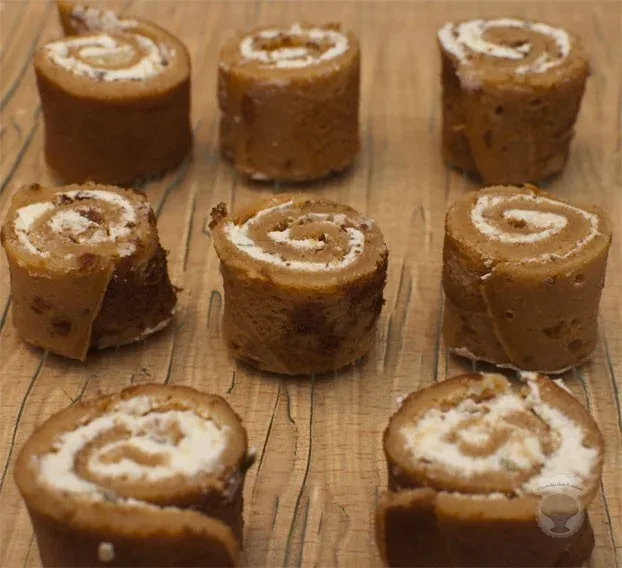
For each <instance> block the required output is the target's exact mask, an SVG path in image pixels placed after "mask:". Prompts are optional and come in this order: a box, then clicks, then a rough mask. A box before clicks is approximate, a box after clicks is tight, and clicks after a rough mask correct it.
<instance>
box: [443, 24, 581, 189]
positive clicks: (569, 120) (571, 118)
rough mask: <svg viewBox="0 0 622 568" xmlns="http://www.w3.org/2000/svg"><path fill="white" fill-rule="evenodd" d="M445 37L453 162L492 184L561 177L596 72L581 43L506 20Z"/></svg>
mask: <svg viewBox="0 0 622 568" xmlns="http://www.w3.org/2000/svg"><path fill="white" fill-rule="evenodd" d="M438 40H439V45H440V51H441V59H442V73H441V77H442V83H443V153H444V157H445V159H446V160H447V162H449V164H451V165H453V166H455V167H457V168H460V169H463V170H466V171H469V172H472V173H476V174H479V175H480V176H481V177H482V179H483V180H484V181H485V182H486V183H491V184H493V183H495V184H502V183H503V184H505V183H507V184H512V183H523V182H527V181H533V182H537V181H540V180H542V179H545V178H547V177H549V176H551V175H553V174H556V173H558V172H560V171H561V170H562V169H563V167H564V165H565V164H566V161H567V159H568V153H569V151H570V142H571V140H572V137H573V132H574V124H575V121H576V118H577V115H578V112H579V107H580V104H581V99H582V97H583V92H584V90H585V83H586V80H587V77H588V75H589V65H588V61H587V57H586V55H585V53H584V50H583V48H582V46H581V43H580V41H579V40H578V38H577V37H575V36H574V35H573V34H571V33H569V32H568V31H566V30H564V29H561V28H556V27H553V26H551V25H548V24H544V23H540V22H528V21H524V20H517V19H512V18H498V19H492V20H482V19H476V20H469V21H464V22H458V23H448V24H446V25H445V26H443V27H442V28H441V29H440V30H439V31H438Z"/></svg>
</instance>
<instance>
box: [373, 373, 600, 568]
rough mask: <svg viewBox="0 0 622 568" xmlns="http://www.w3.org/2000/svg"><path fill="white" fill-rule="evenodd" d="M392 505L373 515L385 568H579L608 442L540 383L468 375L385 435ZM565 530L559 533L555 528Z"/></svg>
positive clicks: (582, 413) (411, 410) (416, 399)
mask: <svg viewBox="0 0 622 568" xmlns="http://www.w3.org/2000/svg"><path fill="white" fill-rule="evenodd" d="M384 450H385V454H386V458H387V463H388V471H389V493H388V494H387V495H385V496H384V497H383V498H382V500H381V502H380V504H379V507H378V510H377V539H378V545H379V548H380V551H381V554H382V557H383V560H384V562H385V563H386V564H388V565H390V566H580V565H581V564H582V563H583V562H584V561H586V560H587V559H588V558H589V556H590V554H591V551H592V548H593V545H594V540H593V533H592V529H591V527H590V524H589V519H588V518H587V516H586V513H585V509H586V508H587V506H588V505H589V503H590V502H591V501H592V500H593V498H594V496H595V495H596V493H597V491H598V486H599V483H600V476H601V468H602V460H603V440H602V436H601V434H600V432H599V430H598V427H597V426H596V424H595V422H594V420H593V419H592V418H591V417H590V415H589V414H588V412H587V411H586V410H585V409H584V408H583V407H582V406H581V405H580V404H579V403H578V402H577V401H576V400H575V399H574V397H573V396H572V395H571V394H569V393H568V392H566V391H565V390H564V389H562V388H560V387H558V386H557V385H556V384H555V383H553V382H552V381H550V380H548V379H547V378H546V377H544V376H541V375H535V374H533V373H525V374H524V375H523V382H522V383H521V384H520V385H514V386H512V385H511V384H510V382H509V381H508V380H507V379H505V378H504V377H503V376H501V375H464V376H461V377H455V378H452V379H449V380H447V381H444V382H442V383H439V384H436V385H433V386H431V387H428V388H424V389H422V390H420V391H418V392H416V393H413V394H411V395H410V396H409V397H408V398H406V400H405V401H404V402H403V404H402V405H401V407H400V409H399V410H398V411H397V413H396V414H395V415H394V416H393V417H392V418H391V420H390V422H389V426H388V427H387V429H386V430H385V433H384ZM555 514H557V515H558V519H560V520H562V521H564V522H563V523H560V525H561V524H563V525H564V529H568V530H567V531H566V532H565V533H564V534H563V536H564V538H560V537H559V536H560V535H561V532H560V533H556V532H555V530H556V529H555V525H554V524H553V521H552V519H553V516H554V515H555Z"/></svg>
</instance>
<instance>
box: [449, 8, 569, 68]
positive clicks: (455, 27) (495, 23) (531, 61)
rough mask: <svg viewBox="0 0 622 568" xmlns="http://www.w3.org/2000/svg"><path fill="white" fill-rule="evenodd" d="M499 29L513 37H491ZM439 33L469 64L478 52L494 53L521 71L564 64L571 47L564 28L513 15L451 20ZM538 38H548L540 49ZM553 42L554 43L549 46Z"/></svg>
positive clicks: (461, 58) (463, 61)
mask: <svg viewBox="0 0 622 568" xmlns="http://www.w3.org/2000/svg"><path fill="white" fill-rule="evenodd" d="M499 30H504V31H506V32H509V33H510V34H511V35H510V37H511V39H512V41H507V42H504V41H499V40H497V41H495V40H493V39H490V40H489V39H487V36H488V34H489V33H490V32H495V31H499ZM514 36H516V37H514ZM538 36H539V37H538ZM438 37H439V40H440V42H441V44H442V45H443V47H444V48H445V49H446V50H447V51H448V52H449V53H451V54H452V55H454V56H455V57H456V58H457V59H458V60H459V61H460V62H461V63H463V64H469V62H470V60H471V59H472V58H473V57H475V56H483V57H491V58H495V59H497V60H500V61H502V60H505V61H506V62H508V63H510V64H512V65H514V66H515V69H514V70H515V72H516V73H517V74H519V75H523V74H526V73H544V72H545V71H548V70H549V69H552V68H554V67H557V66H559V65H561V64H562V63H563V62H564V60H565V59H566V58H567V57H568V55H569V54H570V51H571V41H570V37H569V36H568V34H567V33H566V32H565V31H564V30H562V29H559V28H553V27H551V26H549V25H547V24H542V23H536V22H526V21H523V20H515V19H511V18H500V19H495V20H470V21H467V22H462V23H459V24H454V23H448V24H446V25H445V26H443V27H442V28H441V29H440V30H439V32H438ZM536 41H537V42H538V44H541V43H542V41H544V42H545V45H543V46H541V49H536V45H535V42H536ZM549 42H552V45H551V47H550V48H547V47H546V44H548V43H549Z"/></svg>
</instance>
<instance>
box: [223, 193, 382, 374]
mask: <svg viewBox="0 0 622 568" xmlns="http://www.w3.org/2000/svg"><path fill="white" fill-rule="evenodd" d="M212 215H213V219H214V220H213V222H212V229H213V231H212V232H213V237H214V245H215V247H216V252H217V253H218V256H219V257H220V261H221V271H222V275H223V282H224V291H225V309H224V330H225V335H226V339H227V342H228V345H229V348H230V350H231V352H232V353H233V355H234V356H235V357H236V358H238V359H240V360H242V361H244V362H246V363H248V364H250V365H252V366H254V367H256V368H258V369H263V370H267V371H272V372H275V373H284V374H288V375H300V374H307V373H320V372H325V371H331V370H335V369H339V368H341V367H344V366H346V365H348V364H351V363H354V362H355V361H356V360H357V359H359V358H360V357H362V356H363V355H365V353H367V351H368V350H369V349H370V347H371V345H372V343H373V341H374V338H375V334H376V323H377V321H378V317H379V315H380V311H381V309H382V305H383V298H382V293H383V289H384V286H385V281H386V273H387V258H388V252H387V249H386V245H385V243H384V240H383V237H382V233H381V232H380V229H379V228H378V226H377V225H376V224H375V223H374V222H373V221H371V220H370V219H366V218H365V217H363V216H362V215H361V214H359V213H357V212H356V211H355V210H354V209H352V208H350V207H347V206H345V205H340V204H338V203H335V202H333V201H329V200H327V199H323V198H320V197H314V196H307V195H287V194H283V195H280V196H278V197H272V198H269V199H266V200H263V201H260V202H258V203H256V204H255V205H253V206H251V207H249V208H247V209H246V210H244V211H242V212H240V213H237V214H235V215H231V216H228V215H227V212H226V208H225V207H224V204H221V205H220V206H219V207H217V208H215V209H214V211H213V213H212Z"/></svg>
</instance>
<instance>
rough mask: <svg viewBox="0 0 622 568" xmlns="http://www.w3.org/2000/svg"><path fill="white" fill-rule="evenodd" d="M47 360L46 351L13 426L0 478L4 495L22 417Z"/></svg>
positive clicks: (0, 487)
mask: <svg viewBox="0 0 622 568" xmlns="http://www.w3.org/2000/svg"><path fill="white" fill-rule="evenodd" d="M47 359H48V352H47V351H44V353H43V355H42V356H41V360H40V361H39V364H38V365H37V368H36V369H35V372H34V373H33V375H32V377H31V378H30V382H29V383H28V387H27V388H26V392H25V393H24V397H23V398H22V401H21V403H20V405H19V409H18V411H17V416H16V417H15V425H14V426H13V432H12V434H11V442H10V444H9V448H8V454H7V458H6V462H5V463H4V468H3V470H2V477H0V493H2V488H3V487H4V481H5V479H6V475H7V472H8V470H9V465H10V463H11V458H12V457H13V452H14V450H15V441H16V439H17V432H18V430H19V427H20V424H21V421H22V416H23V414H24V409H25V408H26V403H27V402H28V397H29V396H30V393H31V392H32V389H33V388H34V386H35V383H36V382H37V379H38V378H39V376H40V375H41V372H42V370H43V367H44V366H45V363H46V361H47Z"/></svg>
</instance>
